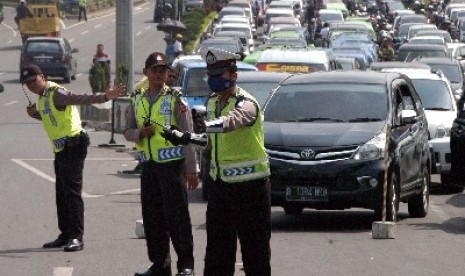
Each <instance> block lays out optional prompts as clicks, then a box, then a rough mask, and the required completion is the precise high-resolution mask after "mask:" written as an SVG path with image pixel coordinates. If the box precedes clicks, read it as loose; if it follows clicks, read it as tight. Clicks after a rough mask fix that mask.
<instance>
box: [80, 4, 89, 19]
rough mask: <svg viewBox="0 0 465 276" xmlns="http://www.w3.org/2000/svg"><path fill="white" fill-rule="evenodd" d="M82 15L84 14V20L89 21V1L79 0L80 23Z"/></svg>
mask: <svg viewBox="0 0 465 276" xmlns="http://www.w3.org/2000/svg"><path fill="white" fill-rule="evenodd" d="M81 14H84V20H85V21H87V0H79V21H81Z"/></svg>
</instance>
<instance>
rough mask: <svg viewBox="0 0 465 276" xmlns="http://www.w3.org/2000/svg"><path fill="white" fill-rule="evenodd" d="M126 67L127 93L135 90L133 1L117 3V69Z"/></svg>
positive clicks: (124, 0) (118, 0) (125, 0)
mask: <svg viewBox="0 0 465 276" xmlns="http://www.w3.org/2000/svg"><path fill="white" fill-rule="evenodd" d="M122 64H124V65H126V66H127V67H128V70H129V75H128V83H127V91H128V92H129V93H130V92H132V91H133V90H134V87H133V85H134V80H133V78H134V32H133V0H117V1H116V68H118V67H119V66H120V65H122Z"/></svg>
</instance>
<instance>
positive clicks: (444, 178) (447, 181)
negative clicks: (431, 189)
mask: <svg viewBox="0 0 465 276" xmlns="http://www.w3.org/2000/svg"><path fill="white" fill-rule="evenodd" d="M441 183H442V189H443V191H445V192H451V193H461V192H463V190H464V189H465V187H463V186H460V185H457V184H454V183H453V182H452V181H451V177H450V174H444V173H443V174H441Z"/></svg>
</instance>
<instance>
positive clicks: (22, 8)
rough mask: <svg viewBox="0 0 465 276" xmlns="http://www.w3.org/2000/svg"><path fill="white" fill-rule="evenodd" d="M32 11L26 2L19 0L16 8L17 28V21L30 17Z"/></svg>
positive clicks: (17, 22)
mask: <svg viewBox="0 0 465 276" xmlns="http://www.w3.org/2000/svg"><path fill="white" fill-rule="evenodd" d="M32 16H33V14H32V11H31V10H30V9H29V7H28V6H27V3H26V0H20V1H19V4H18V5H17V6H16V16H15V22H16V24H17V25H18V27H19V21H20V20H21V19H23V18H27V17H32Z"/></svg>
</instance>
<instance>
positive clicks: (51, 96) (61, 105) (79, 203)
mask: <svg viewBox="0 0 465 276" xmlns="http://www.w3.org/2000/svg"><path fill="white" fill-rule="evenodd" d="M21 83H22V84H23V85H24V84H25V85H26V86H27V88H28V89H29V90H30V91H31V92H32V93H34V94H36V95H38V96H39V99H38V103H37V106H36V104H29V106H28V107H27V113H28V115H29V116H30V117H32V118H35V119H38V120H40V121H42V124H43V125H44V129H45V132H46V133H47V135H48V137H49V138H50V141H51V144H52V148H53V152H54V153H55V161H54V168H55V175H56V180H55V190H56V205H57V216H58V229H59V230H60V232H61V233H60V234H59V236H58V238H57V239H55V240H54V241H51V242H48V243H46V244H44V245H43V248H55V247H63V246H64V251H67V252H72V251H79V250H82V249H83V248H84V241H83V235H84V202H83V200H82V196H81V192H82V178H83V177H82V174H83V169H84V161H85V158H86V155H87V147H88V145H89V143H90V141H89V137H88V135H87V133H86V132H85V131H84V129H82V126H81V118H80V116H79V111H78V109H77V107H76V105H86V104H94V103H104V102H106V101H109V100H112V99H114V98H116V97H118V96H120V95H122V94H123V93H124V92H125V89H126V88H125V87H124V85H121V84H120V85H117V86H115V87H114V89H108V90H107V91H106V92H105V94H100V95H75V94H73V93H72V92H71V91H69V90H67V89H66V88H64V87H62V86H60V85H58V84H56V83H54V82H51V81H47V79H46V77H45V76H44V74H43V73H42V70H41V69H40V67H38V66H37V65H34V64H31V65H27V66H26V67H24V69H22V71H21Z"/></svg>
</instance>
